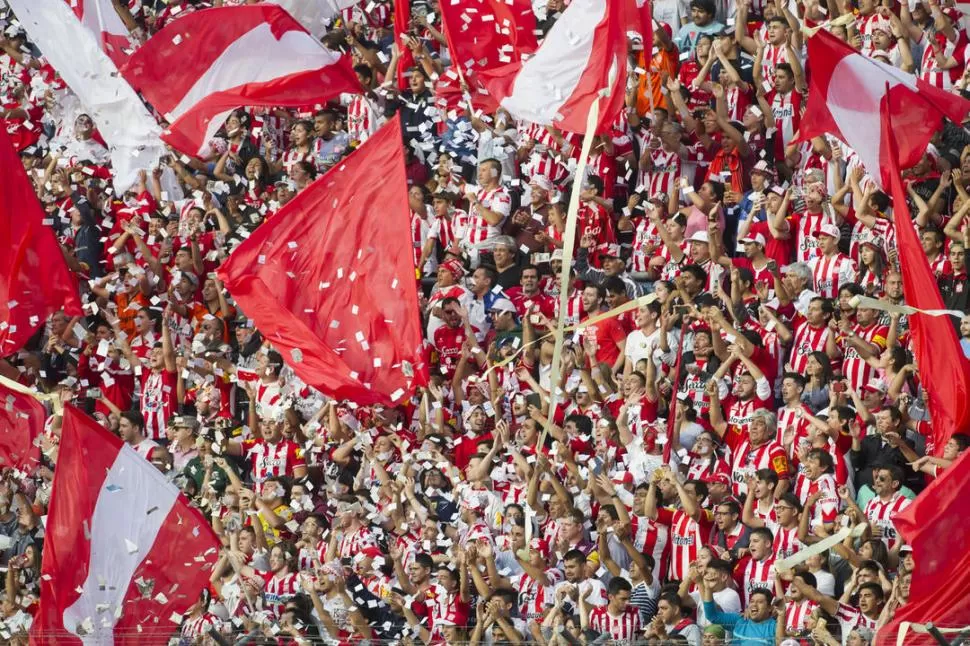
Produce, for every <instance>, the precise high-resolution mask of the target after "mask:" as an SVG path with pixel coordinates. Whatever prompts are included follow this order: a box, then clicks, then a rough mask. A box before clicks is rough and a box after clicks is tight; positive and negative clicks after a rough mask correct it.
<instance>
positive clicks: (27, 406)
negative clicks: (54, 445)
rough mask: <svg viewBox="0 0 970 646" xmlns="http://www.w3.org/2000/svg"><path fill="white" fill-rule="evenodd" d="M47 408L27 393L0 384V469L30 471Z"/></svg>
mask: <svg viewBox="0 0 970 646" xmlns="http://www.w3.org/2000/svg"><path fill="white" fill-rule="evenodd" d="M46 419H47V411H46V410H45V409H44V407H43V405H41V403H40V402H39V401H37V400H36V399H34V398H33V397H31V396H30V395H25V394H24V393H21V392H17V391H16V390H12V389H10V388H7V387H6V386H5V385H3V384H0V469H2V468H6V467H13V468H15V469H20V470H21V471H27V472H28V473H29V472H32V471H33V468H34V466H36V465H37V464H38V462H39V460H40V448H38V446H37V445H36V444H35V443H34V442H35V440H36V439H37V438H38V437H39V436H40V434H41V433H42V432H43V431H44V421H45V420H46Z"/></svg>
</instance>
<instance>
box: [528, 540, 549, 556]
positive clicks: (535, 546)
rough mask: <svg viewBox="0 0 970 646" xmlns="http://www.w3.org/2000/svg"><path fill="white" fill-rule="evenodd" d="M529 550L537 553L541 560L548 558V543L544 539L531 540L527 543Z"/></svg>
mask: <svg viewBox="0 0 970 646" xmlns="http://www.w3.org/2000/svg"><path fill="white" fill-rule="evenodd" d="M529 549H530V550H534V551H536V552H539V554H541V555H542V558H544V559H547V558H549V543H548V542H547V541H546V540H545V539H544V538H533V539H532V540H531V541H529Z"/></svg>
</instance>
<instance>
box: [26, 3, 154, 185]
mask: <svg viewBox="0 0 970 646" xmlns="http://www.w3.org/2000/svg"><path fill="white" fill-rule="evenodd" d="M8 4H9V5H10V8H11V9H13V11H14V13H15V14H16V15H17V18H19V19H20V22H21V24H22V25H23V27H24V29H26V30H27V34H28V36H29V37H30V39H31V40H32V41H33V42H34V43H36V44H37V46H38V47H39V48H40V50H41V51H42V52H43V54H44V57H45V58H46V59H47V60H48V61H49V62H50V64H51V65H53V66H54V69H56V70H57V71H58V73H59V74H60V75H61V77H62V78H63V79H64V81H66V82H67V84H68V86H70V88H71V89H72V90H73V91H74V93H75V94H77V96H78V98H79V99H80V100H81V103H82V104H83V105H84V106H85V107H86V108H87V111H88V114H90V115H91V118H92V119H94V122H95V124H96V125H97V127H98V130H99V131H100V132H101V136H102V137H104V140H105V141H106V142H107V144H108V146H109V148H110V150H111V163H112V166H113V171H114V178H115V188H116V189H117V191H118V192H119V193H121V192H122V191H125V190H127V189H128V188H130V187H131V185H132V184H134V183H135V181H136V180H137V179H138V171H139V170H140V169H147V168H150V167H152V166H154V165H155V164H157V163H158V160H159V159H160V158H161V157H162V155H164V154H165V153H166V151H165V146H164V145H163V144H162V141H161V139H160V136H161V129H160V128H159V127H158V124H157V123H155V120H154V119H153V118H152V117H151V115H150V114H149V113H148V110H147V109H146V108H145V106H144V104H142V102H141V99H139V98H138V95H137V94H135V91H134V90H132V89H131V86H130V85H128V84H127V83H126V82H125V81H124V79H123V78H122V77H121V74H119V73H118V68H117V67H115V65H114V63H112V62H111V60H110V59H109V58H108V57H107V55H106V54H105V53H104V52H103V51H101V46H100V43H99V42H98V41H97V40H96V39H95V37H94V35H93V34H92V33H91V32H90V31H88V30H87V29H86V28H85V27H84V25H82V24H81V22H80V21H79V20H78V19H77V16H75V15H74V13H73V12H72V11H71V8H70V7H69V6H68V5H67V4H66V3H64V2H63V0H8Z"/></svg>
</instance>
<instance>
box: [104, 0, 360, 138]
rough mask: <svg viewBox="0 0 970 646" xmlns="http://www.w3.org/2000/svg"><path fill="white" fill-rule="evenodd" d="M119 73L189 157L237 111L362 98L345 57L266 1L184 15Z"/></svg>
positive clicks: (358, 84) (148, 43)
mask: <svg viewBox="0 0 970 646" xmlns="http://www.w3.org/2000/svg"><path fill="white" fill-rule="evenodd" d="M317 47H318V48H317ZM277 70H279V72H278V75H276V74H277ZM121 73H122V74H123V75H124V77H125V80H127V81H128V82H129V83H130V84H131V86H132V87H133V88H135V90H136V91H138V92H141V93H142V94H143V95H144V96H145V98H146V99H147V100H148V102H149V103H151V104H152V106H153V107H154V108H155V109H156V110H157V111H158V112H159V113H161V114H163V115H165V117H166V119H168V120H169V121H171V125H170V126H169V129H168V130H167V131H166V132H165V133H164V134H163V137H162V138H163V139H164V140H165V141H166V142H167V143H169V144H171V145H172V146H174V147H176V148H178V149H179V150H183V151H186V152H191V153H193V154H198V152H199V151H200V150H201V149H202V148H203V146H204V145H205V144H206V142H207V141H208V140H209V139H211V137H212V135H214V134H215V131H216V130H217V129H218V127H219V126H221V125H222V122H223V121H224V120H225V118H226V117H227V116H228V114H227V113H229V112H230V111H231V110H233V109H235V108H237V107H239V106H241V105H245V106H251V107H262V106H274V107H287V108H310V107H313V106H315V105H319V104H322V103H325V102H326V101H327V100H328V99H331V98H334V97H336V96H338V95H339V94H341V93H342V92H348V93H351V94H359V93H361V92H363V89H362V88H361V86H360V82H359V81H358V79H357V76H356V75H355V74H354V71H353V65H352V63H351V59H350V56H349V55H343V56H341V55H338V54H336V53H334V52H331V51H330V50H328V49H326V48H324V47H323V45H322V44H319V43H316V41H315V39H314V38H313V37H312V36H311V35H310V34H309V33H307V31H306V29H304V28H303V26H301V25H300V24H299V23H298V22H297V21H296V20H294V19H293V18H292V17H291V16H290V15H289V14H288V13H287V12H286V11H285V10H284V9H283V8H282V7H279V6H276V5H273V4H269V3H264V4H258V5H248V6H239V7H221V8H217V9H205V10H201V11H196V12H193V13H191V14H188V15H185V16H183V17H181V18H179V19H178V20H176V21H174V22H172V23H171V24H169V25H168V26H166V27H165V28H164V29H162V30H161V31H159V32H158V33H157V34H155V35H154V36H153V37H152V38H151V39H150V40H149V41H148V42H147V43H145V44H144V45H142V46H141V47H140V48H138V49H137V50H136V51H135V52H134V53H133V54H132V56H131V58H129V59H128V62H127V63H126V64H125V66H124V67H123V68H122V69H121Z"/></svg>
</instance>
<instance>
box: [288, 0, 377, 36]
mask: <svg viewBox="0 0 970 646" xmlns="http://www.w3.org/2000/svg"><path fill="white" fill-rule="evenodd" d="M270 1H271V2H273V3H274V4H278V5H279V6H281V7H283V8H284V9H286V11H287V13H289V14H290V15H291V16H293V17H294V18H296V20H297V22H299V23H300V24H301V25H303V26H304V27H306V30H307V31H308V32H310V33H311V34H313V35H314V37H316V38H320V37H322V36H323V35H324V34H325V33H327V27H328V26H329V25H330V23H331V22H332V21H333V19H334V18H335V17H337V16H338V15H340V12H341V11H343V10H344V9H349V8H350V7H353V6H354V5H355V4H358V3H359V2H360V0H270Z"/></svg>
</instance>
